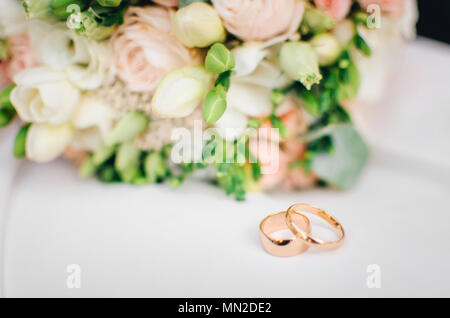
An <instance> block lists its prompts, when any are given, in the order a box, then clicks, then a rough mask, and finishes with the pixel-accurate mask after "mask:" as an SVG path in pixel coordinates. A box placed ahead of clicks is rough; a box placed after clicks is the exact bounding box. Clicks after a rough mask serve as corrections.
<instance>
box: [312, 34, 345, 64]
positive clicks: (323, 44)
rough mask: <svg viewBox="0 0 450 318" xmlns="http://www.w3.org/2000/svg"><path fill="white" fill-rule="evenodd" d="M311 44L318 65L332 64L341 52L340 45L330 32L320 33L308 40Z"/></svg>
mask: <svg viewBox="0 0 450 318" xmlns="http://www.w3.org/2000/svg"><path fill="white" fill-rule="evenodd" d="M310 44H311V46H312V47H313V48H314V50H315V51H316V53H317V56H318V58H319V64H320V66H328V65H331V64H333V63H334V62H336V61H337V59H338V58H339V55H340V54H341V50H342V49H341V45H340V44H339V42H338V40H337V39H336V38H335V37H334V36H333V35H331V34H330V33H320V34H317V35H315V36H314V37H313V38H312V39H311V40H310Z"/></svg>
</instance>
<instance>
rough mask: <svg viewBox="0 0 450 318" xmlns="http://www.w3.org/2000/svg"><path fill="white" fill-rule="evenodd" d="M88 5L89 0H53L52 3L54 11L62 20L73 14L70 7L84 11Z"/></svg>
mask: <svg viewBox="0 0 450 318" xmlns="http://www.w3.org/2000/svg"><path fill="white" fill-rule="evenodd" d="M69 6H71V7H69ZM87 7H88V1H86V0H53V1H52V4H51V9H52V13H53V14H54V15H55V16H56V17H57V18H58V19H60V20H66V19H67V18H68V17H69V16H70V15H71V14H72V12H71V10H70V8H77V9H79V11H84V10H86V9H87Z"/></svg>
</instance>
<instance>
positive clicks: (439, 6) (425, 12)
mask: <svg viewBox="0 0 450 318" xmlns="http://www.w3.org/2000/svg"><path fill="white" fill-rule="evenodd" d="M419 11H420V20H419V24H418V25H417V29H418V33H419V35H421V36H426V37H429V38H432V39H435V40H439V41H442V42H446V43H449V44H450V1H449V0H419Z"/></svg>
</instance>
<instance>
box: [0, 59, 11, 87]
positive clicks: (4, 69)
mask: <svg viewBox="0 0 450 318" xmlns="http://www.w3.org/2000/svg"><path fill="white" fill-rule="evenodd" d="M8 69H9V60H7V61H1V62H0V90H3V89H4V88H5V87H7V86H9V85H11V83H12V79H11V77H9V72H8Z"/></svg>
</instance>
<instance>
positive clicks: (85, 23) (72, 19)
mask: <svg viewBox="0 0 450 318" xmlns="http://www.w3.org/2000/svg"><path fill="white" fill-rule="evenodd" d="M67 25H68V26H69V28H70V29H72V30H73V31H75V32H76V33H77V34H79V35H81V36H84V37H86V38H88V39H91V40H96V41H102V40H104V39H107V38H109V37H110V36H111V35H112V34H113V33H114V31H115V30H116V26H114V25H112V26H103V25H100V24H98V22H97V20H96V15H95V13H94V12H92V11H91V10H88V11H85V12H74V13H72V14H71V15H70V16H69V20H68V21H67Z"/></svg>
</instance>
